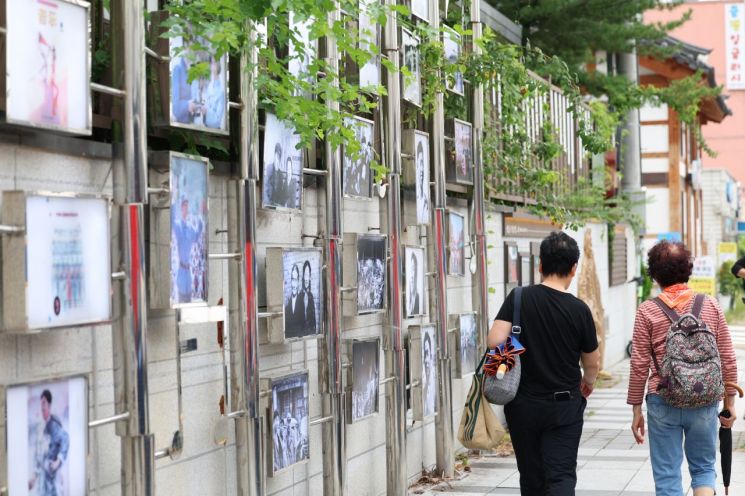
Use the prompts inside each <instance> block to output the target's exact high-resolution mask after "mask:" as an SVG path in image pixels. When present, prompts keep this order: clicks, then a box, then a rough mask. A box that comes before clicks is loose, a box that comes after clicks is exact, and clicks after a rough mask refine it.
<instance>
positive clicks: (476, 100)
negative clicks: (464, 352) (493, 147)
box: [471, 0, 489, 350]
mask: <svg viewBox="0 0 745 496" xmlns="http://www.w3.org/2000/svg"><path fill="white" fill-rule="evenodd" d="M482 28H483V26H482V24H481V1H480V0H471V31H472V33H473V34H472V39H473V43H472V46H473V52H474V54H476V55H478V54H480V53H481V47H480V46H479V44H478V40H479V39H480V38H481V33H482ZM483 134H484V86H483V85H480V84H479V85H477V86H475V87H474V88H473V160H474V164H473V197H472V199H471V203H472V208H473V233H474V235H473V237H474V245H473V246H474V249H473V252H472V255H471V256H473V257H476V273H475V274H473V276H472V277H471V288H472V294H473V304H474V310H476V318H477V319H478V324H479V325H478V329H480V331H479V336H478V343H479V349H481V350H483V349H484V348H486V335H487V333H488V332H489V295H488V290H487V285H488V281H487V275H486V225H485V224H486V220H485V219H484V209H485V206H484V205H485V202H486V200H485V198H484V156H483V152H482V150H481V141H482V137H483Z"/></svg>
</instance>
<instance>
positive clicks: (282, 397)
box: [265, 370, 310, 477]
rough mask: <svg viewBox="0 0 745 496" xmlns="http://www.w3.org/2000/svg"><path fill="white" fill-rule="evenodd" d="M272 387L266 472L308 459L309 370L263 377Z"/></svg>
mask: <svg viewBox="0 0 745 496" xmlns="http://www.w3.org/2000/svg"><path fill="white" fill-rule="evenodd" d="M265 384H266V385H267V387H266V389H267V390H270V391H271V400H270V402H269V403H270V405H269V424H270V425H269V436H270V442H269V444H268V447H269V449H267V450H266V451H267V457H268V458H269V460H268V461H269V463H268V468H269V476H270V477H274V476H276V475H278V474H280V473H281V472H284V471H285V469H288V468H290V467H292V466H294V465H297V464H299V463H304V462H307V461H308V460H310V438H309V436H308V429H309V427H310V425H309V420H308V397H309V393H308V371H306V370H304V371H302V372H295V373H291V374H288V375H284V376H279V377H274V378H270V379H265Z"/></svg>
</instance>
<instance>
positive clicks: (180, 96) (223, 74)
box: [168, 31, 229, 134]
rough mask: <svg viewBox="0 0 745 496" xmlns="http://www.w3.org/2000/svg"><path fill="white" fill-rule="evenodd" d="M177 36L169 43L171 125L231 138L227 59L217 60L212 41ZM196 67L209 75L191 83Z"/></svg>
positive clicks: (184, 35)
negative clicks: (211, 44)
mask: <svg viewBox="0 0 745 496" xmlns="http://www.w3.org/2000/svg"><path fill="white" fill-rule="evenodd" d="M173 34H174V35H173V36H170V37H169V39H168V54H169V57H170V61H169V63H168V70H169V80H170V101H169V109H170V111H169V116H170V117H169V120H170V125H171V126H174V127H182V128H186V129H194V130H197V131H204V132H209V133H217V134H229V130H228V93H227V91H228V85H227V81H228V64H227V56H226V55H223V56H221V57H217V54H216V51H217V50H216V49H212V48H207V47H209V46H210V43H209V41H208V40H206V39H204V38H202V37H200V36H196V35H194V34H193V33H191V32H189V31H187V32H186V33H173ZM195 64H200V65H202V66H206V67H207V68H208V69H209V75H208V76H204V77H198V78H196V79H193V80H191V81H190V80H189V79H190V78H189V71H190V69H191V68H192V66H194V65H195Z"/></svg>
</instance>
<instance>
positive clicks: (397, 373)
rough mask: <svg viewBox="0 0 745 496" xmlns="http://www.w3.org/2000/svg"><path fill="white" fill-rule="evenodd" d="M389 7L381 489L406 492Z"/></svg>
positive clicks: (393, 46) (393, 43)
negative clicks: (387, 262) (387, 259)
mask: <svg viewBox="0 0 745 496" xmlns="http://www.w3.org/2000/svg"><path fill="white" fill-rule="evenodd" d="M385 5H386V7H388V12H387V21H386V25H385V32H384V39H383V49H384V52H385V55H386V57H387V58H388V63H389V64H390V66H391V68H390V70H389V69H385V77H386V79H385V83H386V89H387V93H388V94H387V96H385V97H384V103H385V109H384V110H385V111H384V112H383V126H384V128H383V129H384V136H385V163H386V165H387V166H388V169H389V172H388V195H387V203H386V207H387V208H386V215H387V225H388V247H389V249H390V265H389V268H388V278H389V279H388V280H389V281H390V284H389V294H388V315H387V320H388V329H387V333H386V334H385V351H386V353H385V355H386V360H385V361H386V375H387V377H393V378H395V380H393V381H390V382H388V383H387V384H386V390H387V391H386V412H385V413H386V422H385V428H386V469H387V470H386V489H387V490H386V494H388V495H391V496H405V495H406V491H407V484H406V482H407V478H406V368H405V367H406V358H405V356H404V353H405V351H404V346H403V338H402V322H403V303H402V294H403V290H402V284H401V283H402V280H403V275H402V272H403V270H402V261H401V86H400V85H401V79H400V77H401V76H400V74H399V71H398V69H399V57H400V54H399V46H398V19H397V17H396V16H397V14H396V12H395V11H393V10H392V9H391V8H390V7H393V6H395V5H396V0H385Z"/></svg>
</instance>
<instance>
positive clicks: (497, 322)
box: [486, 289, 515, 350]
mask: <svg viewBox="0 0 745 496" xmlns="http://www.w3.org/2000/svg"><path fill="white" fill-rule="evenodd" d="M514 305H515V290H514V289H513V290H512V291H511V292H510V294H508V295H507V298H505V299H504V302H503V303H502V307H501V308H500V309H499V313H497V318H496V319H494V323H493V324H492V326H491V329H490V330H489V334H488V336H487V337H486V345H487V346H488V347H489V349H490V350H492V349H494V348H496V347H497V346H499V345H500V344H502V343H504V342H505V341H507V338H508V337H509V336H510V333H511V332H512V318H513V308H514Z"/></svg>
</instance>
